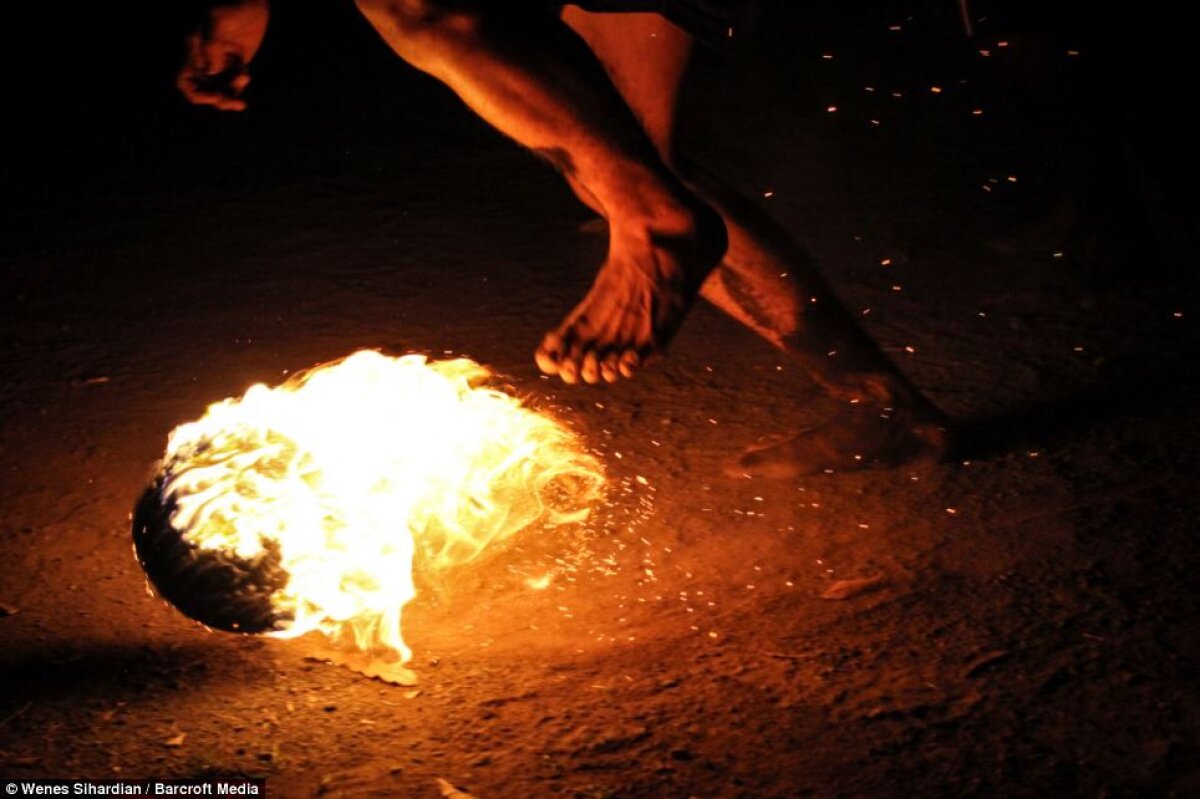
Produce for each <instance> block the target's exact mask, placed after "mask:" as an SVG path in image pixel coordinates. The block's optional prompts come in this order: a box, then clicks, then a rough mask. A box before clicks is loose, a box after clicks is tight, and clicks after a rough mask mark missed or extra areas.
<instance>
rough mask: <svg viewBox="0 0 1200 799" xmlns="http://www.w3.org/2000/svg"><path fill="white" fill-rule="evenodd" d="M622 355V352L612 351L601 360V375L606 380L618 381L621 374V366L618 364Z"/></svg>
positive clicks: (610, 381)
mask: <svg viewBox="0 0 1200 799" xmlns="http://www.w3.org/2000/svg"><path fill="white" fill-rule="evenodd" d="M620 357H621V356H620V353H618V352H610V353H608V354H607V355H605V356H604V360H602V361H601V362H600V375H601V377H603V378H604V380H605V381H606V382H608V383H615V382H617V378H618V377H620V376H621V371H620V367H619V366H618V365H617V361H618V360H619V359H620Z"/></svg>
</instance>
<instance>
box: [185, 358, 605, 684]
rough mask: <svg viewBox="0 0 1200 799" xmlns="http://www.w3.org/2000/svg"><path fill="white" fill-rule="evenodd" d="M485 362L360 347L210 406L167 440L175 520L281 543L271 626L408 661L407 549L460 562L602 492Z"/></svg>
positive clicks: (203, 543) (575, 511)
mask: <svg viewBox="0 0 1200 799" xmlns="http://www.w3.org/2000/svg"><path fill="white" fill-rule="evenodd" d="M489 376H490V375H489V373H488V371H487V370H486V369H485V368H484V367H482V366H480V365H479V364H477V363H474V362H473V361H470V360H467V359H456V360H450V361H440V362H430V361H427V360H426V358H425V357H424V356H421V355H407V356H404V357H401V358H392V357H388V356H385V355H381V354H379V353H377V352H371V351H366V350H364V351H361V352H357V353H355V354H353V355H351V356H349V357H348V358H346V359H344V360H342V361H338V362H335V363H332V364H326V365H324V366H320V367H317V368H315V369H313V370H311V371H309V372H306V373H304V374H302V375H299V376H297V377H295V378H293V379H291V380H289V381H288V382H287V383H285V384H283V385H281V386H279V387H278V388H268V387H266V386H264V385H256V386H253V387H251V388H250V389H249V390H248V391H247V392H246V394H245V396H243V397H242V398H241V399H228V400H225V401H223V402H219V403H216V404H214V405H211V406H210V407H209V408H208V411H207V412H206V413H205V415H204V417H203V418H201V419H200V420H198V421H196V422H191V423H188V424H184V425H181V426H180V427H178V428H176V429H175V430H174V431H173V432H172V433H171V435H170V438H169V440H168V442H167V454H166V458H165V460H164V470H163V473H164V487H163V494H164V496H166V497H169V498H172V499H173V500H174V502H175V510H174V512H173V514H172V516H171V525H172V527H174V528H175V529H176V530H178V531H179V532H180V533H181V534H182V535H183V536H184V537H185V538H186V539H187V540H189V541H190V542H192V543H194V544H195V545H196V546H199V547H201V548H205V549H210V550H211V549H215V550H222V551H226V552H233V553H235V554H237V555H239V556H240V557H243V558H250V557H252V556H254V555H255V554H257V553H259V552H261V551H262V549H263V541H264V539H271V540H274V541H277V542H278V543H279V545H280V554H281V558H282V562H281V564H280V565H281V567H282V568H283V569H284V570H286V571H287V573H288V574H289V575H290V578H289V580H288V583H287V585H286V586H285V587H284V588H282V589H281V590H279V591H277V592H276V593H275V594H274V595H273V597H272V602H273V603H274V604H275V607H276V608H277V609H279V610H283V611H287V612H288V613H290V614H291V615H292V616H293V621H292V622H291V623H290V625H289V626H288V627H287V629H286V630H282V631H279V632H276V633H274V634H275V635H279V636H282V637H294V636H298V635H303V634H304V633H307V632H310V631H313V630H320V631H322V632H324V633H325V634H326V635H328V636H329V637H330V638H333V639H335V640H346V639H345V636H347V634H350V635H352V636H353V641H354V643H355V644H356V645H357V646H358V647H359V648H360V649H363V650H380V649H382V650H390V651H391V652H394V653H396V655H398V656H399V657H400V659H401V660H402V661H405V662H406V661H407V660H408V659H409V658H410V657H411V652H410V650H409V648H408V647H407V646H406V645H405V643H404V639H403V636H402V635H401V626H400V620H401V611H402V609H403V606H404V604H405V603H407V602H408V601H409V600H410V599H412V598H413V596H414V595H415V588H414V585H413V577H412V568H413V560H414V554H418V553H419V554H420V555H421V558H420V562H421V563H423V564H425V565H427V566H428V567H430V568H434V569H444V568H447V567H450V566H454V565H457V564H462V563H465V562H468V561H470V560H473V559H474V558H476V557H478V556H479V555H480V553H482V552H483V551H484V549H485V548H486V547H487V546H488V545H489V544H491V543H495V542H498V541H501V540H503V539H506V538H508V537H510V536H512V535H513V534H515V533H517V532H520V531H521V530H524V529H526V528H529V527H531V526H533V525H535V524H540V525H546V526H549V525H562V524H568V523H573V522H580V521H582V520H583V519H584V518H586V516H587V514H588V511H589V509H590V508H591V507H592V506H593V505H594V504H595V503H596V502H597V501H598V500H599V499H600V497H601V494H602V493H603V488H604V476H603V474H602V472H601V470H600V465H599V463H598V462H597V461H596V459H595V458H594V457H592V456H591V455H589V454H588V453H587V452H586V451H585V450H584V448H583V446H582V444H581V442H580V440H579V439H578V438H577V437H576V436H575V435H574V434H573V433H572V432H571V431H570V430H568V429H567V428H566V427H564V426H563V425H562V424H560V423H559V422H557V421H555V420H554V419H552V418H550V417H548V416H545V415H543V414H541V413H538V412H536V411H534V410H532V409H530V408H527V407H525V406H523V405H522V404H521V402H520V401H519V400H518V399H516V398H515V397H513V396H511V395H509V394H506V393H504V392H502V391H499V390H496V389H493V388H487V387H484V386H482V385H481V383H482V382H483V381H484V380H486V379H487V378H488V377H489Z"/></svg>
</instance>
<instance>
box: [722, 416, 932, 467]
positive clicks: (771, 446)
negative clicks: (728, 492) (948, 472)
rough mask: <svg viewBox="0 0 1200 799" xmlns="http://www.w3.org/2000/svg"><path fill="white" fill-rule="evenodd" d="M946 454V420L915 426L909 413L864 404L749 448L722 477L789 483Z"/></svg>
mask: <svg viewBox="0 0 1200 799" xmlns="http://www.w3.org/2000/svg"><path fill="white" fill-rule="evenodd" d="M946 450H947V433H946V422H945V420H944V419H941V418H930V419H922V420H919V421H918V420H914V419H913V417H912V415H911V414H909V413H906V412H897V411H895V410H892V409H887V408H881V407H879V406H876V405H871V404H866V403H864V404H861V405H854V406H851V407H850V408H849V409H847V410H845V411H844V412H843V413H841V414H840V415H838V416H837V417H835V418H834V419H832V420H830V421H829V422H827V423H826V424H824V425H821V426H818V427H814V428H811V429H808V430H803V431H801V432H799V433H797V434H795V435H792V436H789V437H786V438H781V439H776V440H774V441H771V442H768V443H764V444H761V445H758V446H755V447H751V448H749V449H748V450H747V451H746V452H745V453H743V454H742V456H741V457H740V458H739V459H738V460H737V461H736V462H735V463H732V464H730V465H729V466H728V467H727V469H726V473H727V474H728V475H729V476H730V477H744V478H750V477H766V478H776V479H789V478H795V477H801V476H804V475H809V474H820V473H822V472H850V471H860V470H862V469H871V468H889V467H896V466H901V465H905V464H913V463H920V462H931V461H938V460H941V459H942V458H943V457H944V456H945V453H946Z"/></svg>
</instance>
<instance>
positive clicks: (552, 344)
mask: <svg viewBox="0 0 1200 799" xmlns="http://www.w3.org/2000/svg"><path fill="white" fill-rule="evenodd" d="M533 357H534V360H535V361H536V362H537V365H538V368H539V369H541V370H542V372H543V373H545V374H548V375H555V374H558V370H559V361H560V360H561V359H562V338H561V337H560V336H559V335H558V334H557V333H547V334H546V337H545V338H544V339H542V346H540V347H538V350H537V352H536V353H535V354H534V356H533Z"/></svg>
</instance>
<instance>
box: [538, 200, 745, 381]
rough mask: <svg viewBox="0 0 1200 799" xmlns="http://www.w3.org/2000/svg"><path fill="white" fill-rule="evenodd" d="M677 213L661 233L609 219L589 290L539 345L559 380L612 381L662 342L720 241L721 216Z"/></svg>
mask: <svg viewBox="0 0 1200 799" xmlns="http://www.w3.org/2000/svg"><path fill="white" fill-rule="evenodd" d="M680 216H681V219H680V220H679V222H678V223H677V224H675V225H672V226H671V228H672V229H671V231H670V232H666V233H663V232H655V231H650V232H649V233H648V234H647V233H645V232H642V233H640V234H631V233H629V232H625V231H621V230H618V229H616V226H615V225H614V226H613V230H612V231H611V234H610V241H609V253H608V258H607V260H606V261H605V263H604V265H603V266H601V267H600V271H599V273H598V274H597V275H596V280H595V281H594V282H593V283H592V288H591V290H590V291H588V293H587V296H586V297H584V298H583V301H582V302H581V303H579V305H577V306H576V307H575V310H573V311H571V313H570V314H569V315H568V316H567V318H566V319H564V320H563V322H562V324H560V325H559V326H558V328H557V329H556V330H554V331H552V332H550V333H547V334H546V337H545V338H544V339H543V340H542V344H541V346H540V347H539V348H538V351H537V354H536V356H535V357H536V359H537V364H538V367H539V368H540V369H541V370H542V371H543V372H545V373H546V374H548V375H555V374H556V375H558V376H559V377H561V378H562V379H563V382H565V383H576V382H578V381H579V380H583V381H584V382H585V383H597V382H599V381H601V380H605V381H607V382H609V383H611V382H614V381H615V380H616V379H617V378H618V377H619V376H621V375H624V376H625V377H632V376H633V373H634V370H635V369H636V368H637V366H638V365H639V364H640V363H642V361H644V360H645V359H646V358H647V357H648V356H649V355H651V354H653V353H655V352H658V351H661V350H662V348H663V347H665V346H666V345H667V343H668V342H669V341H670V340H671V337H672V336H673V335H674V334H675V331H677V330H678V329H679V326H680V324H682V322H683V319H684V317H685V316H686V315H687V312H688V310H689V309H690V308H691V307H692V303H693V302H694V301H695V299H696V295H697V293H698V292H699V291H700V284H701V283H703V282H704V278H705V277H707V276H708V273H709V272H711V271H712V270H713V268H714V267H715V266H716V265H717V263H718V262H719V261H720V259H721V256H722V255H724V254H725V246H726V238H725V226H724V223H723V222H722V221H721V218H720V217H719V216H718V215H717V214H716V213H715V212H714V211H712V210H711V209H709V208H708V207H707V206H703V205H699V204H697V205H696V206H695V207H694V208H692V209H691V210H690V211H687V212H684V213H683V214H681V215H680Z"/></svg>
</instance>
